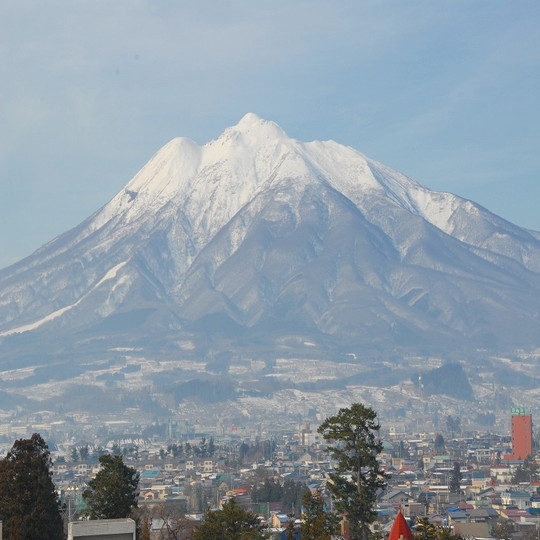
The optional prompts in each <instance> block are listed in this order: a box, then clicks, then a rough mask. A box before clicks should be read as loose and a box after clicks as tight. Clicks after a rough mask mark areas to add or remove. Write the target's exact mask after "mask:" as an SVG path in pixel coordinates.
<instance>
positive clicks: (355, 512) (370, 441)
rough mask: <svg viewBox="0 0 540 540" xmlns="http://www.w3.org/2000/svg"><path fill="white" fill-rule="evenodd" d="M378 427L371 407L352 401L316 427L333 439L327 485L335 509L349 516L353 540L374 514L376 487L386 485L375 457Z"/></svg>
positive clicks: (379, 446) (366, 531)
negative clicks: (331, 470)
mask: <svg viewBox="0 0 540 540" xmlns="http://www.w3.org/2000/svg"><path fill="white" fill-rule="evenodd" d="M380 428H381V426H380V425H379V423H378V422H377V414H376V413H375V411H374V410H373V409H371V408H369V407H366V406H364V405H362V404H361V403H353V404H352V405H351V406H350V407H349V408H344V409H340V410H339V411H338V414H337V415H336V416H332V417H330V418H327V419H326V420H325V421H324V422H323V423H322V424H321V425H320V426H319V429H318V431H319V433H321V434H322V436H323V438H324V439H325V440H326V441H330V442H332V443H333V446H328V447H327V451H328V453H329V454H330V456H331V457H332V459H334V460H335V461H336V466H335V472H333V473H331V474H330V480H331V482H330V483H329V484H328V489H329V491H330V492H331V494H332V496H333V498H334V501H335V507H336V510H338V511H339V512H343V513H344V514H346V515H347V517H348V519H349V522H350V526H351V539H353V540H357V539H365V538H367V536H368V534H369V529H368V526H369V524H370V523H372V522H373V521H374V519H375V517H376V515H375V512H374V511H373V506H374V504H375V499H376V494H377V491H378V490H379V489H382V488H384V487H385V486H386V478H387V475H386V474H385V473H384V472H383V471H382V470H381V469H380V467H379V463H378V461H377V456H378V454H380V453H381V451H382V449H383V445H382V441H380V440H379V439H378V432H379V429H380Z"/></svg>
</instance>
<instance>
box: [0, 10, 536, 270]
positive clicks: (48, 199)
mask: <svg viewBox="0 0 540 540" xmlns="http://www.w3.org/2000/svg"><path fill="white" fill-rule="evenodd" d="M538 28H540V2H538V0H520V1H519V2H509V1H508V0H482V1H480V0H479V1H475V0H462V1H460V0H453V1H445V0H439V1H436V2H434V1H433V0H425V1H423V0H418V1H415V0H410V1H403V0H388V1H386V0H372V1H363V0H352V1H346V0H326V1H319V0H309V1H304V0H284V1H281V0H273V1H266V0H255V1H254V0H238V1H227V0H221V1H218V0H214V1H210V0H198V1H197V2H194V1H191V0H190V1H187V0H186V1H182V0H161V1H158V0H115V1H112V2H111V1H110V0H105V1H102V0H92V1H90V0H88V1H85V0H80V1H77V2H74V1H72V0H63V1H61V0H51V1H50V2H42V1H40V0H35V1H26V0H5V1H3V2H1V3H0V226H1V234H0V267H3V266H6V265H8V264H11V263H13V262H15V261H17V260H19V259H20V258H22V257H24V256H26V255H29V254H30V253H31V252H32V251H34V250H35V249H37V248H38V247H39V246H41V245H42V244H44V243H45V242H47V241H49V240H51V239H52V238H53V237H55V236H56V235H58V234H60V233H62V232H64V231H66V230H68V229H70V228H71V227H73V226H75V225H77V224H78V223H79V222H81V221H82V220H83V219H84V218H86V217H87V216H89V215H90V214H91V213H93V212H94V211H95V210H97V209H98V208H99V207H100V206H102V205H103V204H105V203H106V202H107V201H108V200H110V199H111V198H112V197H113V196H114V194H115V193H116V192H118V191H119V190H120V189H121V188H122V187H123V186H124V185H125V184H126V183H127V182H128V181H129V180H130V179H131V177H132V176H133V175H134V174H135V173H136V172H137V171H138V169H139V168H140V167H141V166H142V165H143V164H144V163H145V162H146V161H147V160H148V159H149V158H150V157H151V156H152V154H154V152H155V151H156V150H158V148H160V147H161V146H162V145H163V144H165V143H166V142H167V141H168V140H170V139H172V138H173V137H175V136H188V137H190V138H192V139H194V140H195V141H196V142H198V143H200V144H203V143H205V142H207V141H209V140H211V139H213V138H216V137H217V136H218V135H219V134H220V133H221V132H222V131H223V130H224V129H225V128H226V127H227V126H230V125H233V124H236V123H237V122H238V120H239V119H240V118H241V117H242V116H243V115H244V114H245V113H246V112H250V111H251V112H255V113H257V114H258V115H259V116H261V117H263V118H266V119H269V120H274V121H275V122H277V123H278V124H279V125H280V126H281V127H282V128H283V129H284V130H285V131H286V132H287V133H288V134H289V135H290V136H292V137H295V138H298V139H301V140H306V141H307V140H314V139H321V140H325V139H334V140H336V141H338V142H340V143H343V144H346V145H349V146H353V147H354V148H356V149H358V150H360V151H361V152H363V153H364V154H366V155H368V156H369V157H371V158H374V159H377V160H379V161H382V162H383V163H385V164H386V165H389V166H391V167H393V168H395V169H397V170H399V171H400V172H402V173H404V174H406V175H408V176H410V177H412V178H414V179H415V180H417V181H419V182H421V183H423V184H424V185H426V186H427V187H429V188H431V189H436V190H443V191H450V192H452V193H456V194H458V195H461V196H463V197H466V198H470V199H472V200H474V201H476V202H478V203H480V204H482V205H483V206H485V207H487V208H488V209H490V210H491V211H493V212H495V213H496V214H499V215H500V216H502V217H504V218H506V219H508V220H510V221H512V222H514V223H516V224H518V225H521V226H524V227H527V228H532V229H535V230H540V211H539V210H538V208H539V206H540V204H539V203H540V32H539V31H538Z"/></svg>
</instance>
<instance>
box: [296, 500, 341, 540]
mask: <svg viewBox="0 0 540 540" xmlns="http://www.w3.org/2000/svg"><path fill="white" fill-rule="evenodd" d="M302 503H303V507H304V513H303V515H302V524H301V525H300V531H301V533H302V537H301V538H302V540H330V539H331V538H332V535H333V534H335V533H336V532H337V531H338V518H337V516H335V515H334V514H329V513H328V512H326V511H325V508H324V500H323V498H322V495H321V492H320V491H316V492H315V493H314V494H313V493H311V491H306V493H305V494H304V498H303V499H302Z"/></svg>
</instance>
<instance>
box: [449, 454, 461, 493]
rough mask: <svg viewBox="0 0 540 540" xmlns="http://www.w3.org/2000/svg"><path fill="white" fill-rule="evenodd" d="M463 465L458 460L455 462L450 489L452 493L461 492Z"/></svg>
mask: <svg viewBox="0 0 540 540" xmlns="http://www.w3.org/2000/svg"><path fill="white" fill-rule="evenodd" d="M460 469H461V467H460V465H459V463H458V462H457V461H455V462H454V468H453V469H452V474H451V475H450V483H449V486H448V489H449V491H450V493H460V492H461V480H463V475H462V474H461V470H460Z"/></svg>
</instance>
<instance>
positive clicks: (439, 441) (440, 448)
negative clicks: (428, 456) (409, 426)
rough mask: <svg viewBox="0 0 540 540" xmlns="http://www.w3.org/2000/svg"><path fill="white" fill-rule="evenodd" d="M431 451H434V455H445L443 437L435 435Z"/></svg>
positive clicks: (438, 434)
mask: <svg viewBox="0 0 540 540" xmlns="http://www.w3.org/2000/svg"><path fill="white" fill-rule="evenodd" d="M433 450H434V451H435V454H437V455H439V456H442V455H443V454H446V447H445V444H444V437H443V436H442V435H441V434H440V433H437V435H435V442H434V444H433Z"/></svg>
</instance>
